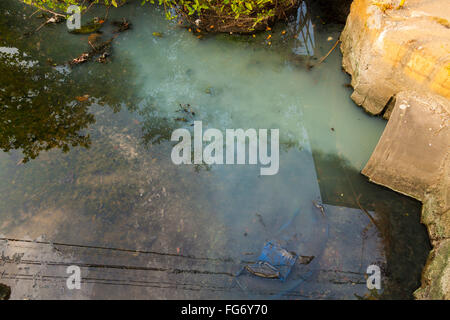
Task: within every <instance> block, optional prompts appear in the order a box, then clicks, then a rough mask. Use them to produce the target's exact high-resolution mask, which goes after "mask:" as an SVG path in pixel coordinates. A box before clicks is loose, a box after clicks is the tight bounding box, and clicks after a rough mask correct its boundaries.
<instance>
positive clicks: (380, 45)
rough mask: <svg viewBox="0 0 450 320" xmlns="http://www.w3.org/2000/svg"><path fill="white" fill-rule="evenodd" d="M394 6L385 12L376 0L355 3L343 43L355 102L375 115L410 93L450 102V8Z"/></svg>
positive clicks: (418, 0) (415, 2)
mask: <svg viewBox="0 0 450 320" xmlns="http://www.w3.org/2000/svg"><path fill="white" fill-rule="evenodd" d="M385 2H386V3H387V2H389V1H385ZM390 3H392V5H391V6H390V7H392V9H387V10H385V8H383V7H382V6H379V5H378V6H377V5H376V4H374V2H372V1H371V0H355V1H353V3H352V5H351V11H350V15H349V16H348V18H347V24H346V26H345V29H344V31H343V32H342V35H341V38H340V39H341V41H342V45H341V51H342V53H343V67H344V69H345V71H347V72H348V73H349V74H350V75H351V76H352V86H353V88H354V92H353V94H352V99H353V100H354V101H355V102H356V103H357V104H358V105H361V106H362V107H363V108H364V109H365V110H366V111H368V112H369V113H371V114H381V113H383V112H384V110H385V107H386V105H387V104H388V102H389V101H390V99H391V97H393V96H394V95H395V94H396V93H398V92H400V91H405V90H410V88H413V90H415V91H418V92H420V93H428V92H431V93H434V94H438V95H441V96H443V97H446V98H450V56H449V55H448V52H449V50H450V37H449V29H448V28H449V27H448V23H449V22H448V21H449V20H450V6H445V5H443V1H436V0H435V1H431V0H428V1H423V0H408V1H407V2H406V3H405V5H404V6H403V8H401V9H397V7H398V4H399V3H400V0H391V1H390Z"/></svg>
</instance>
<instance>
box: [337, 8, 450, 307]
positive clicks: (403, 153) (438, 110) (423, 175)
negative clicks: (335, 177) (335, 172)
mask: <svg viewBox="0 0 450 320" xmlns="http://www.w3.org/2000/svg"><path fill="white" fill-rule="evenodd" d="M399 4H400V2H399V1H390V2H389V1H386V2H383V3H382V4H380V3H378V4H373V3H372V2H371V1H368V0H355V1H354V2H353V3H352V6H351V11H350V14H349V16H348V19H347V23H346V27H345V29H344V31H343V32H342V34H341V41H342V45H341V51H342V53H343V61H342V64H343V67H344V69H345V71H346V72H348V73H349V74H350V75H351V76H352V87H353V88H354V91H353V93H352V99H353V100H354V101H355V102H356V103H357V104H358V105H360V106H361V107H362V108H364V110H365V111H367V112H368V113H370V114H374V115H383V117H384V118H386V119H389V122H388V124H387V126H386V129H385V130H384V132H383V135H382V136H381V138H380V140H379V142H378V145H377V146H376V148H375V150H374V152H373V153H372V156H371V158H370V160H369V161H368V163H367V164H366V166H365V167H364V169H363V170H362V173H363V174H364V175H366V176H367V177H368V178H369V179H370V180H371V181H372V182H375V183H377V184H380V185H383V186H386V187H388V188H390V189H393V190H395V191H397V192H400V193H402V194H405V195H408V196H410V197H413V198H415V199H418V200H420V201H421V202H422V203H423V207H422V216H421V221H422V223H424V224H425V225H426V226H427V229H428V233H429V236H430V240H431V242H432V245H433V248H434V249H433V250H432V251H431V253H430V255H429V258H428V262H427V264H426V266H425V269H424V271H423V274H422V286H421V288H420V289H418V290H417V291H416V292H415V297H416V298H417V299H450V240H449V238H450V192H449V190H450V155H449V154H450V151H449V150H450V144H449V141H450V130H449V121H450V104H449V100H448V99H449V97H450V57H449V55H448V52H449V49H450V37H449V22H448V21H449V20H450V8H449V7H448V6H447V7H445V5H444V4H443V1H439V0H429V1H418V0H411V1H407V2H406V4H405V5H404V6H403V7H401V6H399Z"/></svg>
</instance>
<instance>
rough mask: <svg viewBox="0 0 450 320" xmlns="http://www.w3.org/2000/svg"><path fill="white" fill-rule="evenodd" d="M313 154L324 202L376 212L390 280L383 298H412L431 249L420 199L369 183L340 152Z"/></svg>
mask: <svg viewBox="0 0 450 320" xmlns="http://www.w3.org/2000/svg"><path fill="white" fill-rule="evenodd" d="M313 156H314V162H315V165H316V170H317V176H318V180H319V186H320V192H321V195H322V201H323V203H325V204H331V205H334V206H341V207H350V208H357V209H360V213H361V214H367V215H369V214H371V213H373V219H374V220H375V223H376V227H377V229H378V231H379V232H380V234H381V238H382V239H383V245H384V250H385V252H386V261H385V263H383V268H382V272H383V274H384V275H385V276H386V277H387V278H388V279H389V281H386V282H384V285H385V287H384V292H383V295H382V297H384V298H394V299H411V298H412V295H411V292H413V291H414V290H415V289H416V288H418V287H419V286H420V276H421V271H422V268H423V266H424V265H425V262H426V259H427V256H428V252H429V250H430V249H431V246H430V244H429V239H428V234H427V231H426V228H425V226H424V225H422V224H421V223H420V213H421V210H420V208H421V205H420V202H418V201H417V200H414V199H412V198H409V197H406V196H403V195H401V194H398V193H396V192H394V191H392V190H389V189H387V188H384V187H381V186H379V185H376V184H373V183H371V182H369V181H368V180H367V178H366V177H364V176H363V175H361V173H360V172H359V171H357V170H355V169H354V168H353V167H352V166H351V165H349V164H348V163H347V162H346V161H345V160H343V159H341V158H339V157H338V156H337V155H334V154H323V153H320V152H313ZM343 190H345V191H346V192H344V193H343ZM424 244H426V245H424Z"/></svg>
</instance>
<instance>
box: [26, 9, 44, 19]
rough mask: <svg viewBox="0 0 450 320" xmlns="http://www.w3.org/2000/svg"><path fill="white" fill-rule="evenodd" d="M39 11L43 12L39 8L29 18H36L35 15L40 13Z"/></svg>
mask: <svg viewBox="0 0 450 320" xmlns="http://www.w3.org/2000/svg"><path fill="white" fill-rule="evenodd" d="M39 11H41V9H40V8H38V9H37V10H36V11H35V12H33V13H32V14H31V15H30V16H29V17H28V19H29V18H31V17H32V16H34V15H35V14H36V13H38V12H39Z"/></svg>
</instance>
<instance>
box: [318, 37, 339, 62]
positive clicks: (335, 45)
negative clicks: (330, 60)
mask: <svg viewBox="0 0 450 320" xmlns="http://www.w3.org/2000/svg"><path fill="white" fill-rule="evenodd" d="M339 41H340V40H339V39H338V40H337V41H336V43H335V44H334V45H333V47H332V48H331V49H330V51H328V53H327V54H326V55H324V56H323V57H322V58H320V60H319V62H317V63H316V65H315V66H316V67H317V66H318V65H319V64H321V63H322V62H324V60H325V59H326V58H327V57H328V56H329V55H330V53H331V52H333V50H334V49H336V47H337V45H338V43H339Z"/></svg>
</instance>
